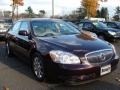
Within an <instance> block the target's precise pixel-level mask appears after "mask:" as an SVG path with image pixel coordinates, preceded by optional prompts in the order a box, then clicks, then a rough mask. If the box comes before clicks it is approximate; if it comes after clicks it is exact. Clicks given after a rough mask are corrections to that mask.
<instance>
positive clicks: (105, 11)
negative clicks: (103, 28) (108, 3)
mask: <svg viewBox="0 0 120 90" xmlns="http://www.w3.org/2000/svg"><path fill="white" fill-rule="evenodd" d="M108 15H109V13H108V9H107V8H105V7H102V8H101V18H105V19H106V20H107V19H108Z"/></svg>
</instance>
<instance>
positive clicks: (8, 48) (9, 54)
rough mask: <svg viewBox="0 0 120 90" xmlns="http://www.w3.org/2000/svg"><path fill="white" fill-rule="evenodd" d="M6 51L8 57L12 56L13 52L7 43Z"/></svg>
mask: <svg viewBox="0 0 120 90" xmlns="http://www.w3.org/2000/svg"><path fill="white" fill-rule="evenodd" d="M6 51H7V55H8V56H12V55H13V52H12V50H11V48H10V45H9V43H8V42H7V43H6Z"/></svg>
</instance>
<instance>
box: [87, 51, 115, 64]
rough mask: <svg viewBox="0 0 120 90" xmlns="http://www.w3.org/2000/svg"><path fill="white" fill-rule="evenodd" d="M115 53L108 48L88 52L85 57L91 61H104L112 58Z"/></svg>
mask: <svg viewBox="0 0 120 90" xmlns="http://www.w3.org/2000/svg"><path fill="white" fill-rule="evenodd" d="M113 55H114V52H113V50H111V49H106V50H99V51H94V52H90V53H87V54H86V55H85V57H86V59H87V60H88V62H90V63H102V62H106V61H108V60H110V59H111V58H112V57H113Z"/></svg>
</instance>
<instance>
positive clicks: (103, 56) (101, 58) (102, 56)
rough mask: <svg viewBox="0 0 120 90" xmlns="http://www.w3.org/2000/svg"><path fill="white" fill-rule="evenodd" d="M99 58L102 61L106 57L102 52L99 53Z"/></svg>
mask: <svg viewBox="0 0 120 90" xmlns="http://www.w3.org/2000/svg"><path fill="white" fill-rule="evenodd" d="M99 58H100V60H102V61H104V60H105V59H106V58H105V54H104V53H101V54H100V56H99Z"/></svg>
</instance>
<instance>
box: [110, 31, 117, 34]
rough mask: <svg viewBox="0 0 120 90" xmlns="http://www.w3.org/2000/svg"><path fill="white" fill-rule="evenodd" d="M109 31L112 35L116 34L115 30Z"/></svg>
mask: <svg viewBox="0 0 120 90" xmlns="http://www.w3.org/2000/svg"><path fill="white" fill-rule="evenodd" d="M108 33H109V34H111V35H116V32H113V31H108Z"/></svg>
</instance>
